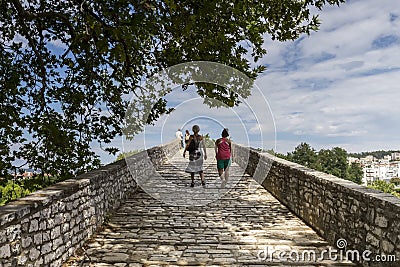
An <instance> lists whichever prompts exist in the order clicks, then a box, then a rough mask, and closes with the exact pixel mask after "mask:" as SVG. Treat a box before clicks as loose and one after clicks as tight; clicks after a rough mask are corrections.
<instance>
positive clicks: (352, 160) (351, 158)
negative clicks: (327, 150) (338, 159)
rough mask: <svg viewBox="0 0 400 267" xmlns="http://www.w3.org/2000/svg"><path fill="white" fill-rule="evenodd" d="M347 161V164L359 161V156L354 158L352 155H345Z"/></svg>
mask: <svg viewBox="0 0 400 267" xmlns="http://www.w3.org/2000/svg"><path fill="white" fill-rule="evenodd" d="M347 162H348V163H349V164H352V163H360V159H359V158H354V157H347Z"/></svg>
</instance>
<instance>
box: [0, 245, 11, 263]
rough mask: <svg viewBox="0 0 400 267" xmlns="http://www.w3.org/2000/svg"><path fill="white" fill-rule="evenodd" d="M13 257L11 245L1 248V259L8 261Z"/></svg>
mask: <svg viewBox="0 0 400 267" xmlns="http://www.w3.org/2000/svg"><path fill="white" fill-rule="evenodd" d="M9 257H11V247H10V245H9V244H6V245H3V246H2V247H0V259H8V258H9Z"/></svg>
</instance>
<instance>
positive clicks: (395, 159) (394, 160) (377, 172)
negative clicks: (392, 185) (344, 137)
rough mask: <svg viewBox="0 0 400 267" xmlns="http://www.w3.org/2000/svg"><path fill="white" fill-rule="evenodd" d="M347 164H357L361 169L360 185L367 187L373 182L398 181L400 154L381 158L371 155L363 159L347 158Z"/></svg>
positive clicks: (393, 153)
mask: <svg viewBox="0 0 400 267" xmlns="http://www.w3.org/2000/svg"><path fill="white" fill-rule="evenodd" d="M347 160H348V162H349V164H351V163H353V162H354V163H358V164H360V166H361V167H362V169H363V178H362V184H363V185H369V184H371V183H372V182H374V181H377V180H383V181H385V182H393V180H394V179H396V178H397V179H400V178H399V177H400V152H392V153H390V155H384V156H382V158H376V157H374V156H373V155H367V156H365V157H348V158H347Z"/></svg>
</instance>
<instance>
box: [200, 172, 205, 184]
mask: <svg viewBox="0 0 400 267" xmlns="http://www.w3.org/2000/svg"><path fill="white" fill-rule="evenodd" d="M199 174H200V179H201V184H202V185H205V181H204V173H203V172H200V173H199Z"/></svg>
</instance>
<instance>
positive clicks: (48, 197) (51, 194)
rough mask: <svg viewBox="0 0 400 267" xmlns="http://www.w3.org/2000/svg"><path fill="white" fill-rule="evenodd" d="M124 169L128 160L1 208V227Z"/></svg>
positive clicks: (145, 152)
mask: <svg viewBox="0 0 400 267" xmlns="http://www.w3.org/2000/svg"><path fill="white" fill-rule="evenodd" d="M174 142H176V141H175V140H174V141H171V142H169V143H167V144H165V145H160V146H156V147H152V148H149V149H147V150H143V151H141V152H139V153H137V154H135V155H132V156H130V157H128V159H130V160H132V159H133V160H135V158H138V159H139V158H142V157H143V156H147V155H148V153H149V152H150V151H152V150H157V149H159V148H162V147H166V146H168V145H171V144H173V143H174ZM124 167H126V160H125V159H121V160H119V161H116V162H113V163H110V164H107V165H104V166H101V167H100V168H98V169H95V170H93V171H90V172H87V173H83V174H81V175H78V176H77V177H76V178H72V179H68V180H65V181H62V182H59V183H56V184H54V185H51V186H49V187H46V188H44V189H41V190H38V191H35V192H33V193H31V194H29V195H27V196H25V197H22V198H19V199H16V200H13V201H11V202H9V203H7V204H6V205H4V206H1V207H0V227H2V228H3V227H5V226H7V225H9V224H13V223H16V222H18V221H20V220H21V219H23V218H24V217H25V216H26V215H29V214H31V213H33V212H35V211H36V210H40V209H42V208H44V207H47V206H49V205H50V204H51V203H53V202H55V201H57V200H60V199H62V198H64V197H66V196H70V195H72V194H74V193H76V192H78V191H79V190H80V189H82V188H84V187H86V186H87V185H89V184H90V183H91V182H93V181H96V180H97V179H102V178H104V177H107V176H110V175H109V174H111V173H113V172H115V171H117V170H119V169H121V168H124ZM110 177H111V176H110Z"/></svg>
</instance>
